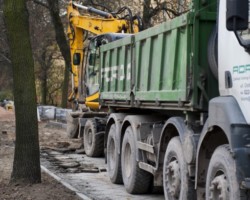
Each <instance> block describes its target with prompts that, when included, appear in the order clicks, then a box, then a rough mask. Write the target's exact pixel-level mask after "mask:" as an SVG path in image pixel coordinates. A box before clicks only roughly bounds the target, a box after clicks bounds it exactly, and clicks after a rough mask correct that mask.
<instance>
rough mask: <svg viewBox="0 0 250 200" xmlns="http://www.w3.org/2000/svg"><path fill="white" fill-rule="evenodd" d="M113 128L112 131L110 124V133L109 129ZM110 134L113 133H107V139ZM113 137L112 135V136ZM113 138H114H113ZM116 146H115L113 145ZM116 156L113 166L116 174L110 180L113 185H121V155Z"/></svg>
mask: <svg viewBox="0 0 250 200" xmlns="http://www.w3.org/2000/svg"><path fill="white" fill-rule="evenodd" d="M113 126H114V129H115V124H112V125H111V126H110V131H111V129H113ZM110 134H113V133H109V135H108V137H110ZM113 136H114V135H113ZM114 137H115V136H114ZM114 137H113V140H114V142H115V141H116V140H115V138H114ZM108 140H109V138H108ZM115 145H116V144H115ZM117 154H118V153H117ZM117 156H118V158H117V159H118V161H117V162H118V163H116V164H115V165H117V166H115V168H116V170H117V172H116V174H115V175H114V177H112V179H111V178H110V179H111V182H112V183H115V184H122V183H123V179H122V166H121V154H120V155H117Z"/></svg>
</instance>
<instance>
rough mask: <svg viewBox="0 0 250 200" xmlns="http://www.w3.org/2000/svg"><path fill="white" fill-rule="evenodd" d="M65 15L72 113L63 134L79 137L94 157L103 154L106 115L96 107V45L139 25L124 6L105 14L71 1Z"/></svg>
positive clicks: (135, 28)
mask: <svg viewBox="0 0 250 200" xmlns="http://www.w3.org/2000/svg"><path fill="white" fill-rule="evenodd" d="M67 16H68V22H69V23H68V38H69V43H70V52H71V62H72V66H71V70H72V92H71V94H70V96H69V98H68V100H69V101H70V102H72V105H73V106H72V108H73V109H72V110H73V111H72V112H70V113H67V133H68V136H69V137H70V138H77V137H82V138H83V145H84V149H85V153H86V155H88V156H90V157H97V156H101V155H103V146H104V145H103V139H104V124H105V121H106V117H107V112H102V111H103V110H101V109H100V106H99V80H98V73H99V72H98V69H96V68H95V65H96V66H97V63H96V62H97V60H98V59H97V57H98V52H97V51H96V49H97V48H96V45H97V44H98V45H99V46H100V45H101V44H104V43H108V42H111V41H114V40H117V39H120V38H122V37H125V36H126V35H129V34H133V33H137V32H139V31H140V30H141V29H142V23H141V19H140V17H139V16H132V12H131V10H130V9H129V8H128V7H126V6H125V7H122V8H120V9H119V10H118V11H117V12H110V13H109V12H105V11H102V10H98V9H96V8H93V7H87V6H83V5H81V4H79V3H77V2H75V1H70V3H69V5H68V7H67ZM93 46H94V48H93ZM93 56H94V57H93ZM92 60H94V61H95V63H93V61H92ZM90 69H91V70H92V72H90V71H91V70H90ZM104 109H105V108H104Z"/></svg>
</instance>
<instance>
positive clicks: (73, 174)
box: [0, 107, 164, 200]
mask: <svg viewBox="0 0 250 200" xmlns="http://www.w3.org/2000/svg"><path fill="white" fill-rule="evenodd" d="M39 141H40V149H41V168H42V183H41V184H34V185H22V184H10V183H9V181H10V176H11V170H12V163H13V157H14V147H15V116H14V113H13V112H12V111H6V110H4V109H3V108H1V107H0V199H3V200H4V199H6V200H12V199H13V200H14V199H20V200H22V199H23V200H43V199H46V200H47V199H48V200H50V199H51V200H52V199H53V200H57V199H60V200H67V199H70V200H77V199H86V200H88V199H95V200H104V199H105V200H117V199H121V200H130V199H131V200H133V199H134V200H162V199H164V195H163V194H162V193H160V194H159V193H155V194H145V195H130V194H128V193H127V192H126V190H125V188H124V186H123V185H115V184H112V183H111V182H110V180H109V178H108V174H107V170H106V168H107V166H106V164H105V159H104V158H89V157H87V156H86V155H85V154H84V150H83V148H81V146H82V142H81V139H69V138H68V137H67V134H66V130H65V129H64V128H62V127H60V126H58V125H57V124H55V123H51V122H49V121H47V122H39Z"/></svg>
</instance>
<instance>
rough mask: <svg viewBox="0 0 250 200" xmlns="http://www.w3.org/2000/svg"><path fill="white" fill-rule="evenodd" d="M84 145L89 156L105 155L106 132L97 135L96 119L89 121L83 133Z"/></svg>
mask: <svg viewBox="0 0 250 200" xmlns="http://www.w3.org/2000/svg"><path fill="white" fill-rule="evenodd" d="M83 145H84V150H85V153H86V155H87V156H89V157H100V156H103V154H104V132H99V133H97V124H96V121H95V119H88V120H87V122H86V124H85V127H84V132H83Z"/></svg>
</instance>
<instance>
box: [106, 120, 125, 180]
mask: <svg viewBox="0 0 250 200" xmlns="http://www.w3.org/2000/svg"><path fill="white" fill-rule="evenodd" d="M115 131H116V127H115V124H112V125H111V127H110V129H109V134H108V139H107V165H108V174H109V178H110V180H111V182H112V183H116V184H122V183H123V181H122V169H121V155H120V154H119V153H118V145H117V141H116V139H115Z"/></svg>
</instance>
